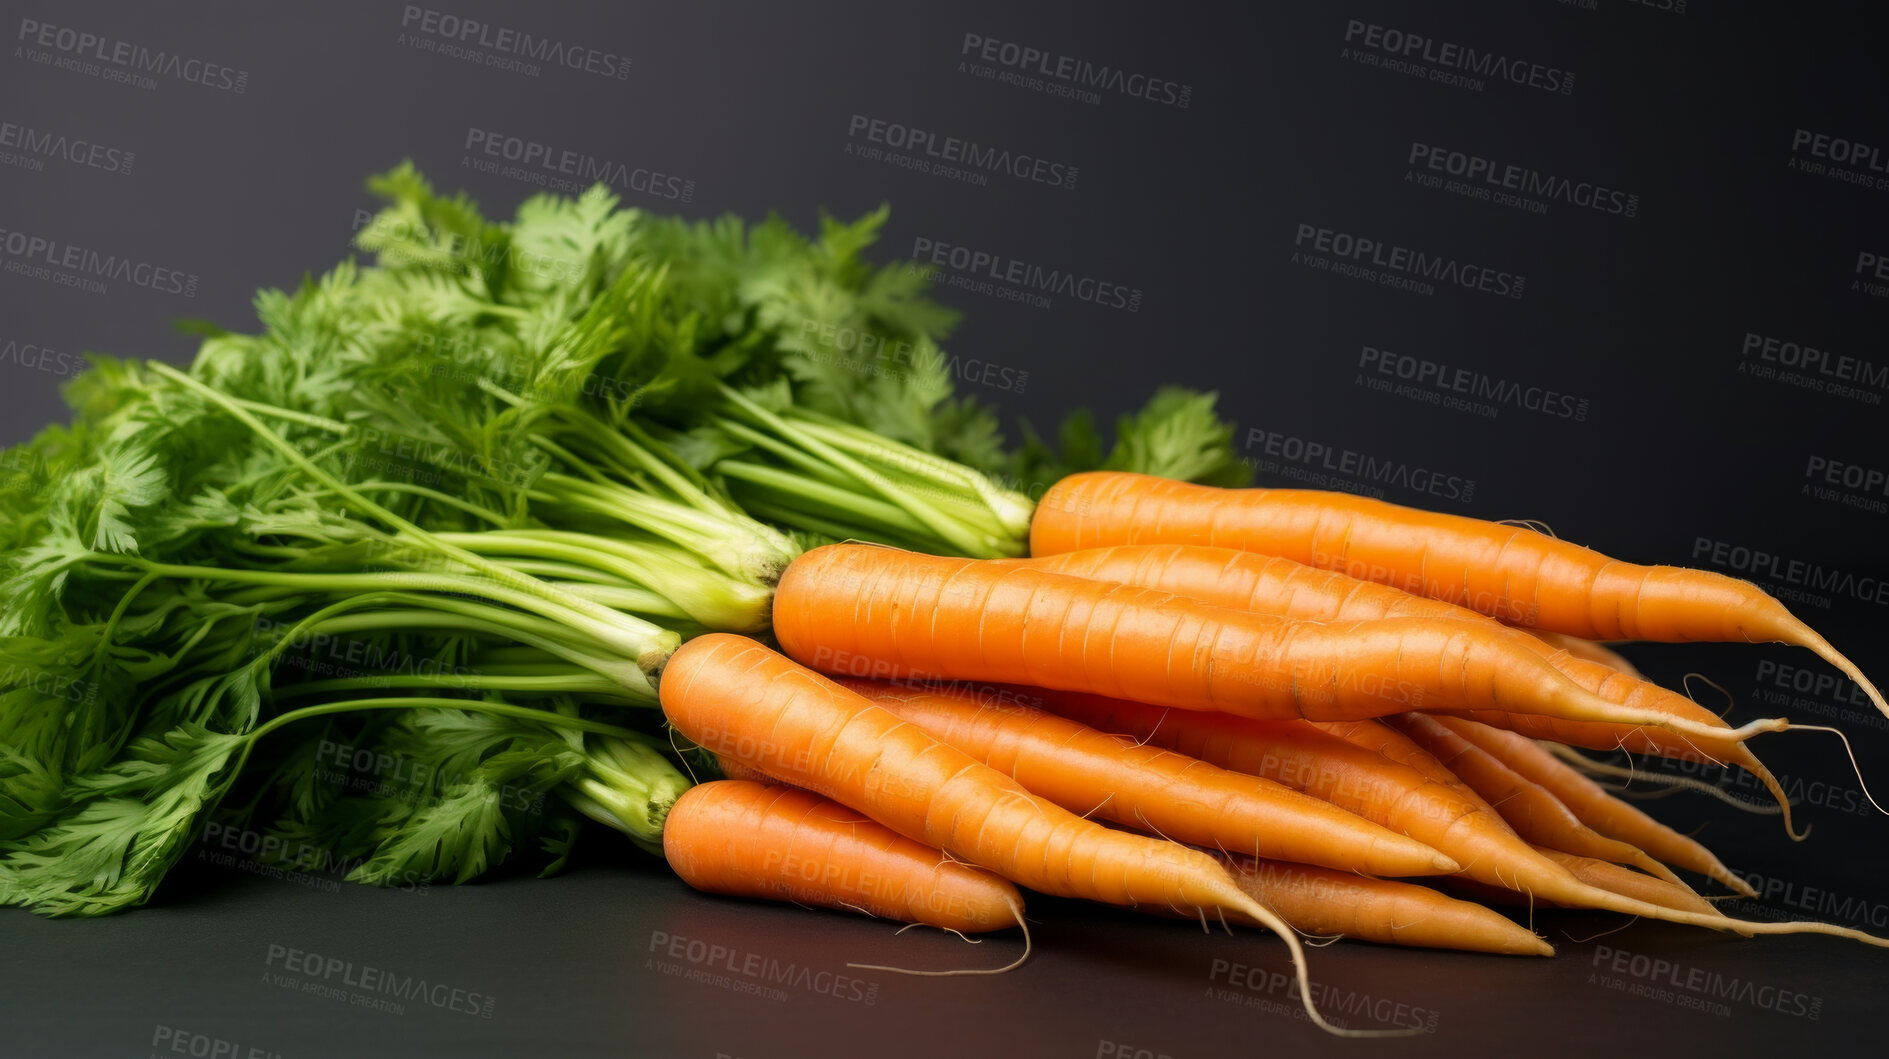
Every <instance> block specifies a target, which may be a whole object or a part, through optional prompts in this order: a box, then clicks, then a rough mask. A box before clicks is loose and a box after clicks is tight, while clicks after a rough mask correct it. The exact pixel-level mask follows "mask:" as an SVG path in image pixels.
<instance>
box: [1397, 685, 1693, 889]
mask: <svg viewBox="0 0 1889 1059" xmlns="http://www.w3.org/2000/svg"><path fill="white" fill-rule="evenodd" d="M1388 723H1389V724H1390V725H1391V726H1392V727H1394V728H1396V729H1397V730H1398V731H1400V732H1402V733H1404V734H1405V735H1407V736H1409V737H1410V738H1411V739H1412V740H1414V741H1415V742H1416V743H1417V745H1418V746H1420V747H1422V748H1423V749H1424V750H1426V751H1428V752H1429V753H1430V754H1431V755H1432V756H1433V757H1435V758H1436V760H1437V761H1438V762H1439V763H1441V764H1442V765H1443V767H1444V768H1447V769H1449V770H1450V771H1451V772H1454V773H1455V774H1456V775H1457V776H1459V777H1461V778H1462V780H1463V782H1464V783H1466V784H1468V785H1469V786H1470V788H1471V789H1472V790H1474V791H1475V792H1476V793H1477V794H1478V795H1480V796H1481V798H1482V800H1483V801H1485V802H1487V803H1489V804H1490V805H1491V806H1493V807H1494V808H1495V810H1496V812H1499V813H1501V814H1502V819H1504V820H1507V821H1508V822H1509V826H1510V827H1512V828H1514V829H1515V833H1516V834H1518V835H1520V836H1522V838H1523V839H1525V840H1527V841H1528V842H1531V843H1533V844H1534V845H1537V846H1547V847H1549V848H1551V849H1558V850H1560V851H1562V852H1564V853H1572V854H1575V855H1577V856H1582V857H1591V858H1593V859H1595V860H1604V861H1611V862H1613V863H1615V864H1631V865H1632V866H1634V867H1636V868H1638V869H1640V870H1641V871H1644V872H1646V873H1647V874H1649V875H1653V876H1657V877H1658V878H1660V879H1661V880H1663V881H1665V882H1667V883H1669V884H1671V885H1673V886H1684V884H1683V883H1681V882H1680V881H1679V877H1678V876H1676V875H1674V874H1673V873H1672V870H1671V869H1670V868H1668V867H1666V866H1665V865H1664V864H1661V863H1660V862H1659V861H1657V860H1654V859H1653V858H1652V857H1650V856H1648V855H1647V854H1646V852H1645V851H1644V850H1641V849H1639V848H1638V847H1636V846H1634V845H1631V844H1630V843H1626V842H1622V841H1620V840H1619V839H1614V838H1608V837H1607V836H1605V835H1603V834H1601V833H1600V832H1598V831H1595V830H1594V829H1593V828H1591V827H1588V826H1587V825H1586V824H1584V823H1582V822H1581V820H1580V818H1579V817H1577V816H1575V815H1574V813H1573V812H1571V811H1569V809H1568V807H1567V806H1565V805H1562V804H1561V802H1560V800H1559V799H1557V798H1556V797H1555V796H1554V795H1553V794H1550V793H1549V792H1548V791H1546V790H1545V789H1543V788H1542V786H1541V785H1540V784H1538V783H1534V782H1532V781H1531V780H1528V779H1527V778H1525V777H1523V776H1521V775H1519V774H1517V773H1516V771H1515V770H1514V769H1511V768H1509V767H1508V766H1507V765H1506V764H1504V763H1503V762H1502V760H1501V759H1500V758H1498V757H1496V756H1495V755H1494V754H1491V753H1489V752H1488V751H1486V750H1484V749H1482V748H1481V747H1479V746H1477V745H1475V744H1474V743H1471V742H1470V741H1469V740H1467V739H1465V738H1463V737H1462V736H1461V735H1459V734H1457V733H1456V731H1455V730H1454V729H1451V728H1449V727H1447V726H1445V725H1444V724H1443V723H1442V722H1441V721H1440V720H1437V719H1436V718H1432V717H1429V716H1426V715H1424V714H1421V713H1406V714H1402V715H1400V716H1397V717H1394V718H1391V719H1390V721H1389V722H1388Z"/></svg>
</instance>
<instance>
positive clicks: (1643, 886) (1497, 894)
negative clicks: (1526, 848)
mask: <svg viewBox="0 0 1889 1059" xmlns="http://www.w3.org/2000/svg"><path fill="white" fill-rule="evenodd" d="M1536 852H1538V853H1540V854H1541V855H1542V856H1544V857H1546V858H1548V859H1549V860H1551V861H1553V862H1555V863H1556V864H1558V865H1560V866H1561V867H1563V868H1566V869H1567V871H1568V873H1569V874H1570V875H1573V876H1574V877H1575V878H1576V879H1579V880H1580V881H1581V882H1583V883H1585V884H1587V885H1589V886H1593V887H1596V888H1598V889H1601V890H1605V891H1607V892H1608V893H1613V894H1619V895H1620V896H1622V897H1626V898H1630V899H1632V900H1635V901H1645V902H1646V903H1648V904H1654V905H1660V906H1662V907H1665V908H1672V909H1677V910H1679V911H1684V912H1691V913H1695V914H1697V915H1702V916H1712V917H1716V918H1721V919H1722V918H1724V915H1725V913H1723V912H1720V911H1719V910H1718V909H1717V908H1714V907H1713V906H1712V902H1710V901H1707V900H1706V899H1705V898H1703V897H1700V896H1699V895H1698V894H1695V893H1693V892H1692V891H1691V890H1686V889H1683V888H1681V887H1677V886H1674V885H1673V884H1671V883H1669V882H1666V881H1665V880H1663V879H1655V878H1653V877H1652V876H1651V875H1641V874H1640V873H1639V872H1637V871H1634V870H1633V869H1631V868H1623V867H1621V866H1620V865H1618V864H1613V863H1610V862H1608V861H1604V860H1596V859H1594V858H1592V857H1581V856H1576V855H1575V854H1572V853H1564V852H1562V851H1561V850H1558V849H1550V848H1547V847H1545V846H1537V847H1536ZM1450 888H1451V889H1452V890H1457V891H1459V892H1462V893H1467V894H1471V895H1473V896H1475V897H1476V898H1478V899H1479V900H1483V901H1488V902H1490V903H1491V904H1500V905H1508V906H1512V907H1526V906H1528V905H1530V904H1540V905H1549V906H1551V907H1555V908H1587V907H1590V906H1589V905H1587V904H1585V903H1578V904H1572V905H1570V904H1564V903H1563V902H1561V901H1557V900H1553V899H1550V898H1547V897H1543V896H1540V895H1530V894H1525V893H1518V892H1517V891H1515V890H1508V889H1504V888H1502V887H1500V886H1489V885H1486V884H1484V883H1479V882H1473V881H1469V882H1466V881H1462V880H1457V881H1454V882H1452V883H1451V884H1450ZM1727 929H1730V930H1733V931H1734V932H1736V929H1737V928H1735V927H1730V928H1727Z"/></svg>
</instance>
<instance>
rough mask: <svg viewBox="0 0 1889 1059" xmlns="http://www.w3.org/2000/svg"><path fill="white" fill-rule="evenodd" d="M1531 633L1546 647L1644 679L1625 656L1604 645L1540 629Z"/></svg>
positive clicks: (1637, 678)
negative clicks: (1539, 638)
mask: <svg viewBox="0 0 1889 1059" xmlns="http://www.w3.org/2000/svg"><path fill="white" fill-rule="evenodd" d="M1533 632H1534V633H1535V635H1536V636H1539V637H1541V640H1542V642H1543V643H1545V644H1547V645H1548V646H1550V647H1554V648H1557V649H1559V650H1562V651H1566V652H1567V653H1569V654H1571V655H1573V656H1574V657H1576V658H1579V659H1582V660H1583V661H1587V662H1596V663H1599V664H1600V665H1603V666H1606V667H1607V668H1608V669H1611V670H1613V671H1614V672H1616V673H1623V674H1625V675H1627V676H1630V677H1633V678H1634V679H1636V680H1645V679H1646V677H1645V676H1644V675H1643V674H1642V673H1641V672H1640V669H1639V667H1638V666H1636V665H1634V664H1633V663H1632V662H1631V661H1628V659H1627V657H1626V656H1625V655H1623V654H1621V653H1620V652H1619V651H1616V650H1614V649H1613V648H1611V647H1608V646H1607V645H1606V644H1604V643H1600V642H1598V641H1595V640H1583V639H1581V638H1580V637H1579V636H1569V635H1568V634H1566V633H1560V632H1547V631H1545V630H1542V629H1535V630H1533Z"/></svg>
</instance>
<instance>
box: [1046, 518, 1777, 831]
mask: <svg viewBox="0 0 1889 1059" xmlns="http://www.w3.org/2000/svg"><path fill="white" fill-rule="evenodd" d="M1012 565H1026V566H1029V567H1032V568H1035V569H1040V570H1047V571H1050V572H1053V573H1066V574H1072V575H1075V576H1078V577H1089V578H1094V579H1096V580H1101V581H1115V582H1119V583H1122V584H1129V585H1137V586H1140V587H1142V588H1152V589H1157V590H1159V591H1162V592H1171V593H1174V594H1175V595H1182V596H1187V597H1188V598H1190V599H1197V600H1200V601H1201V602H1203V603H1210V604H1213V605H1215V606H1222V607H1233V608H1236V609H1240V610H1251V611H1256V612H1258V613H1262V614H1273V615H1277V616H1279V617H1286V618H1301V619H1305V620H1308V621H1324V622H1335V621H1369V620H1374V619H1379V618H1461V619H1468V620H1476V621H1482V622H1486V623H1489V624H1491V625H1493V624H1495V622H1494V619H1492V618H1489V617H1487V616H1486V615H1483V614H1480V613H1478V612H1476V611H1473V610H1469V609H1468V608H1466V607H1459V606H1457V605H1455V604H1453V603H1447V602H1445V601H1443V600H1440V599H1430V598H1427V597H1424V596H1413V595H1411V594H1410V593H1408V592H1405V591H1403V590H1401V589H1397V588H1392V587H1390V586H1387V585H1379V584H1375V583H1373V582H1370V581H1360V580H1358V579H1357V578H1354V577H1349V576H1346V575H1345V574H1341V573H1337V572H1335V571H1330V570H1319V569H1315V568H1313V567H1310V566H1306V565H1304V564H1303V563H1298V562H1294V561H1292V560H1290V559H1281V558H1278V557H1277V556H1267V555H1259V554H1256V553H1254V552H1242V551H1235V550H1233V549H1230V548H1213V547H1207V546H1205V545H1186V544H1141V545H1135V544H1125V545H1117V546H1114V547H1109V548H1089V549H1085V550H1082V551H1075V552H1063V553H1060V554H1057V555H1051V556H1047V557H1043V558H1036V559H1024V560H1014V561H1012ZM1491 635H1496V634H1493V633H1492V634H1491ZM1502 635H1507V636H1509V637H1510V638H1511V641H1512V643H1513V645H1514V646H1517V647H1526V648H1528V649H1529V650H1532V651H1534V652H1535V653H1537V654H1540V655H1541V656H1542V657H1543V658H1544V659H1545V660H1546V661H1548V662H1549V663H1550V664H1551V665H1553V666H1554V667H1555V668H1557V669H1559V670H1561V672H1562V673H1564V674H1566V675H1567V677H1568V678H1569V679H1570V680H1572V681H1574V682H1575V683H1576V684H1579V685H1580V686H1581V687H1583V688H1585V689H1587V690H1588V691H1591V692H1593V693H1595V694H1596V695H1599V696H1600V697H1601V698H1603V699H1606V700H1607V701H1608V702H1613V703H1618V704H1620V705H1622V706H1627V707H1629V708H1632V709H1639V710H1650V711H1654V712H1657V713H1663V714H1668V715H1670V716H1673V717H1680V718H1684V719H1686V720H1689V721H1693V722H1697V723H1698V724H1700V725H1703V726H1706V727H1708V728H1718V729H1722V730H1724V731H1727V732H1729V731H1730V727H1729V726H1728V725H1726V724H1725V722H1724V721H1722V720H1720V719H1719V717H1718V715H1716V714H1714V713H1712V712H1711V711H1710V710H1707V709H1705V708H1704V707H1702V706H1700V705H1698V704H1697V703H1695V702H1693V701H1692V700H1691V699H1688V698H1686V697H1685V696H1683V695H1677V694H1674V693H1673V692H1670V691H1667V690H1666V689H1665V688H1662V687H1660V686H1659V685H1657V684H1653V683H1651V682H1648V681H1644V680H1640V679H1638V678H1637V677H1635V676H1632V675H1630V674H1627V673H1625V672H1624V671H1621V670H1619V669H1616V668H1615V667H1611V666H1606V665H1602V664H1600V663H1598V662H1595V661H1592V660H1589V659H1586V658H1581V657H1577V656H1575V655H1572V654H1569V653H1564V652H1563V651H1561V650H1559V649H1557V648H1556V647H1554V646H1553V645H1552V643H1550V642H1547V641H1546V640H1545V637H1547V636H1549V635H1552V634H1538V635H1533V636H1531V635H1529V634H1528V633H1527V632H1525V631H1521V630H1512V631H1511V630H1505V631H1504V633H1503V634H1502ZM1563 639H1568V640H1571V641H1572V642H1577V643H1583V644H1585V643H1588V641H1585V640H1573V639H1572V638H1563ZM1590 646H1594V645H1590ZM1476 716H1477V717H1478V718H1480V719H1482V720H1485V721H1488V722H1489V723H1491V724H1497V725H1499V726H1507V725H1517V726H1524V725H1525V726H1529V727H1530V728H1532V729H1533V731H1532V733H1531V734H1535V735H1537V736H1538V737H1541V738H1548V737H1549V736H1548V735H1546V734H1545V732H1546V731H1548V730H1553V731H1555V732H1558V733H1559V735H1558V736H1556V738H1560V739H1561V740H1562V741H1570V742H1575V743H1576V744H1577V745H1580V746H1586V747H1592V748H1595V749H1603V750H1610V749H1613V748H1614V747H1616V746H1622V745H1624V746H1626V747H1627V749H1629V750H1634V751H1637V752H1642V753H1652V754H1658V755H1660V756H1663V757H1671V758H1678V759H1682V760H1688V761H1698V762H1708V763H1711V764H1714V765H1719V764H1734V765H1737V766H1739V767H1740V768H1743V769H1745V770H1746V771H1747V772H1750V773H1751V774H1752V775H1753V776H1754V777H1756V778H1757V779H1758V780H1759V782H1761V783H1763V784H1764V785H1765V786H1766V788H1767V789H1769V790H1770V791H1771V793H1772V795H1773V797H1775V798H1777V799H1778V803H1779V805H1780V806H1782V807H1783V811H1784V812H1785V813H1786V814H1787V815H1786V816H1785V820H1784V826H1785V829H1786V830H1789V829H1790V827H1791V821H1790V818H1789V815H1788V813H1789V799H1788V798H1786V797H1785V795H1784V791H1783V788H1782V786H1780V785H1779V784H1778V782H1777V778H1776V777H1774V776H1773V775H1771V772H1770V770H1769V769H1767V768H1765V766H1764V765H1763V763H1761V762H1760V761H1759V760H1758V758H1757V756H1756V755H1755V754H1753V753H1752V751H1751V749H1750V748H1749V747H1747V746H1745V745H1744V744H1743V743H1742V742H1741V741H1739V740H1738V739H1736V738H1732V737H1728V736H1700V735H1696V734H1695V735H1693V736H1691V737H1686V736H1681V735H1678V734H1676V733H1673V732H1668V731H1665V730H1662V729H1658V728H1643V727H1640V726H1638V725H1632V726H1628V725H1617V724H1586V723H1581V722H1573V721H1566V720H1559V719H1556V720H1550V719H1548V718H1546V717H1544V716H1542V715H1539V714H1524V715H1522V716H1523V719H1521V720H1514V721H1510V720H1507V719H1505V718H1502V717H1500V716H1499V714H1498V711H1482V712H1479V713H1478V714H1476ZM1577 725H1578V727H1577Z"/></svg>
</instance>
